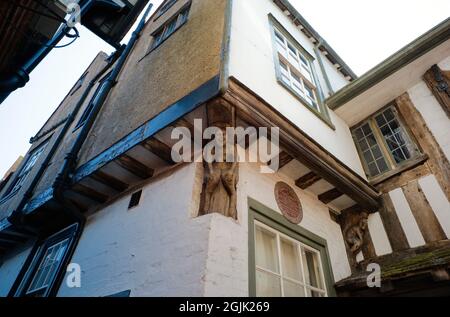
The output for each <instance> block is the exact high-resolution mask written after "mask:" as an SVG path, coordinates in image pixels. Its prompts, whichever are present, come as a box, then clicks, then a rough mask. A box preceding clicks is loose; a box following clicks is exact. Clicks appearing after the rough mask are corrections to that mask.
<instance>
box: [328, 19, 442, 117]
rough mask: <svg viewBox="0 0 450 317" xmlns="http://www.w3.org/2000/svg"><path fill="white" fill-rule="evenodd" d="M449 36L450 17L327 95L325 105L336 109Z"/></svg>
mask: <svg viewBox="0 0 450 317" xmlns="http://www.w3.org/2000/svg"><path fill="white" fill-rule="evenodd" d="M449 38H450V18H447V19H446V20H444V21H442V22H441V23H439V24H438V25H436V26H435V27H434V28H432V29H431V30H429V31H428V32H426V33H424V34H423V35H421V36H420V37H418V38H417V39H415V40H414V41H413V42H411V43H409V44H408V45H406V46H405V47H403V48H402V49H400V50H399V51H397V52H396V53H394V54H393V55H391V56H390V57H388V58H387V59H386V60H384V61H383V62H381V63H380V64H378V65H377V66H375V67H374V68H372V69H371V70H369V71H368V72H366V73H365V74H364V75H362V76H361V77H359V78H358V79H357V80H355V81H354V82H352V83H350V84H348V85H347V86H345V87H343V88H342V89H341V90H339V91H338V92H336V93H335V94H334V95H332V96H331V97H329V98H328V99H327V100H326V103H327V105H328V106H329V107H330V109H332V110H336V109H338V108H339V107H341V106H343V105H344V104H345V103H346V102H348V101H350V100H351V99H353V98H355V97H357V96H359V95H361V94H362V93H364V92H365V91H367V90H368V89H370V88H372V87H373V86H375V85H376V84H378V83H380V82H381V81H383V80H384V79H386V78H387V77H389V76H391V75H392V74H394V73H396V72H397V71H398V70H400V69H401V68H403V67H404V66H406V65H408V64H410V63H411V62H413V61H414V60H416V59H417V58H419V57H421V56H423V55H425V54H426V53H428V52H429V51H431V50H432V49H434V48H435V47H437V46H439V45H440V44H442V43H444V42H445V41H446V40H448V39H449Z"/></svg>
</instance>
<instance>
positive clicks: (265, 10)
mask: <svg viewBox="0 0 450 317" xmlns="http://www.w3.org/2000/svg"><path fill="white" fill-rule="evenodd" d="M232 12H233V14H232V22H231V25H232V27H231V48H230V62H229V74H230V76H234V77H236V78H237V79H238V80H239V81H241V82H243V83H244V84H245V85H246V86H247V87H249V88H250V89H251V90H252V91H254V92H255V93H256V94H257V95H259V96H260V97H262V98H263V99H264V100H265V101H267V102H268V103H269V104H271V105H272V106H273V107H275V108H276V109H277V110H278V111H280V112H281V113H282V114H283V115H284V116H285V117H287V118H288V119H289V120H291V121H292V122H293V123H294V124H295V125H297V126H298V127H300V128H301V129H302V130H303V131H304V132H305V133H307V134H308V135H309V136H310V137H312V138H313V139H314V140H315V141H317V142H318V143H320V144H321V145H322V146H323V147H324V148H325V149H327V150H328V151H330V152H331V153H332V154H334V155H335V156H336V157H337V158H339V159H340V160H341V161H343V162H344V163H345V164H346V165H348V166H349V167H350V168H352V169H353V170H354V171H356V172H357V173H358V174H360V175H361V176H363V177H365V174H364V172H363V168H362V166H361V162H360V160H359V157H358V154H357V151H356V148H355V145H354V143H353V140H352V137H351V134H350V131H349V128H348V126H347V125H346V124H345V122H344V121H343V120H342V119H340V118H339V117H338V116H337V115H335V114H334V113H333V112H332V111H330V117H331V121H332V123H333V124H334V125H335V127H336V130H333V129H332V128H330V127H329V126H328V125H327V124H326V123H324V122H323V121H322V120H320V119H319V118H318V117H317V116H316V115H315V114H314V113H312V112H311V111H310V110H309V109H308V108H307V106H306V105H304V104H302V103H301V102H300V101H299V100H298V99H297V98H295V97H294V96H293V95H292V94H291V93H290V92H289V91H288V90H287V89H285V88H284V87H283V86H282V85H280V84H279V83H278V82H277V79H276V73H275V65H274V58H273V46H272V33H271V27H270V23H269V17H268V15H269V13H271V14H273V16H274V17H275V18H276V19H277V20H278V22H280V23H281V24H282V25H283V27H284V28H285V29H286V30H287V31H288V32H289V33H290V34H291V35H292V36H293V37H294V38H295V39H296V40H297V42H298V43H299V44H300V45H302V46H303V48H304V49H305V50H307V51H308V52H309V53H310V54H311V55H312V56H314V45H313V43H312V42H311V41H310V40H309V39H308V38H307V37H306V36H305V35H304V34H303V33H302V32H301V31H300V30H298V29H297V28H296V27H295V26H294V24H293V23H292V21H290V20H289V19H288V18H287V17H286V16H285V15H284V13H283V12H282V11H281V10H280V9H279V8H278V7H277V6H276V5H275V4H274V3H273V1H270V0H263V1H261V0H246V1H233V11H232ZM323 60H324V63H325V67H326V68H327V70H329V75H330V76H329V77H330V78H331V81H332V82H334V83H335V85H337V86H336V89H337V88H339V87H341V86H342V85H343V84H344V83H343V82H342V79H343V78H340V76H341V77H342V75H340V74H339V73H338V71H337V70H336V69H334V68H333V67H332V66H331V65H329V63H328V62H327V60H326V58H325V57H324V56H323ZM314 69H315V71H316V73H318V74H319V73H320V72H321V70H320V65H319V64H318V61H317V58H316V60H315V62H314ZM320 78H322V76H320ZM337 82H339V83H337ZM320 86H321V87H323V88H324V87H326V83H325V82H324V81H323V79H322V80H321V82H320ZM325 92H326V91H325Z"/></svg>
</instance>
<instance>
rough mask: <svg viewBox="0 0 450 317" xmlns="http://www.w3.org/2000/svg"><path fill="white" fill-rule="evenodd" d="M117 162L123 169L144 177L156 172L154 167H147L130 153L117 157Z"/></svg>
mask: <svg viewBox="0 0 450 317" xmlns="http://www.w3.org/2000/svg"><path fill="white" fill-rule="evenodd" d="M115 162H116V163H117V164H119V166H120V167H122V168H123V169H125V170H127V171H128V172H130V173H131V174H133V175H135V176H137V177H139V178H142V179H147V178H150V177H152V176H153V174H154V172H155V171H154V170H153V169H151V168H149V167H147V166H146V165H144V164H142V163H141V162H139V161H138V160H136V159H134V158H132V157H131V156H128V155H122V156H121V157H119V158H117V159H116V160H115Z"/></svg>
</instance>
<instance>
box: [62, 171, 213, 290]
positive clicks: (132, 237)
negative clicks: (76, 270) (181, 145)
mask: <svg viewBox="0 0 450 317" xmlns="http://www.w3.org/2000/svg"><path fill="white" fill-rule="evenodd" d="M195 171H196V169H195V164H191V165H190V166H187V167H185V168H183V169H181V170H179V171H177V172H175V173H173V174H172V175H170V176H168V177H166V178H163V179H161V180H158V181H156V182H154V183H152V184H150V185H148V186H146V187H145V188H144V190H143V195H142V198H141V204H140V206H139V207H136V208H134V209H132V210H130V211H128V210H127V207H128V203H129V199H130V196H126V197H124V198H123V199H120V200H119V201H117V202H116V203H114V204H112V205H110V206H108V207H107V208H105V209H103V210H102V211H101V212H99V213H96V214H95V215H93V216H91V217H90V218H89V220H88V222H87V224H86V227H85V229H84V232H83V234H82V236H81V240H80V242H79V244H78V247H77V249H76V251H75V254H74V256H73V258H72V262H73V263H78V264H80V266H81V269H82V287H81V288H78V289H77V288H74V289H70V288H68V287H67V286H66V285H65V284H63V285H62V286H61V288H60V291H59V293H58V296H70V297H71V296H82V297H84V296H108V295H112V294H116V293H118V292H122V291H125V290H131V296H137V297H140V296H202V295H203V289H204V286H203V283H204V281H203V278H204V271H205V265H206V258H207V254H208V237H209V231H210V223H211V218H212V217H211V216H206V217H200V218H192V217H191V214H192V211H191V208H192V205H191V203H192V202H193V201H194V200H193V188H195V187H196V186H195V184H194V182H195ZM197 187H198V186H197ZM175 196H176V199H174V197H175Z"/></svg>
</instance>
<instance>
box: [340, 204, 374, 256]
mask: <svg viewBox="0 0 450 317" xmlns="http://www.w3.org/2000/svg"><path fill="white" fill-rule="evenodd" d="M368 216H369V215H368V214H367V213H366V212H363V213H361V214H360V217H359V221H357V222H356V223H355V224H353V225H351V226H349V227H348V228H347V229H346V230H345V233H344V235H345V241H346V242H347V244H348V247H349V249H350V251H351V252H352V253H353V254H354V255H357V254H358V253H359V252H360V251H361V249H362V247H363V244H364V235H365V232H366V230H367V226H368V224H367V220H368Z"/></svg>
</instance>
